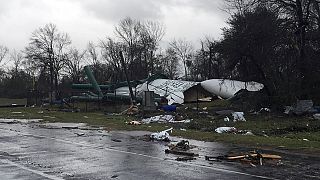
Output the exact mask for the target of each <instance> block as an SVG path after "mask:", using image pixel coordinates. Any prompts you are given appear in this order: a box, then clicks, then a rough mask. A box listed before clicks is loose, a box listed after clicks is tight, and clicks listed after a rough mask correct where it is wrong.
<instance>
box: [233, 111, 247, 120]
mask: <svg viewBox="0 0 320 180" xmlns="http://www.w3.org/2000/svg"><path fill="white" fill-rule="evenodd" d="M232 116H233V122H237V121H246V119H245V118H244V112H233V113H232Z"/></svg>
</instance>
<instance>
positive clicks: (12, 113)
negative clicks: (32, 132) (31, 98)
mask: <svg viewBox="0 0 320 180" xmlns="http://www.w3.org/2000/svg"><path fill="white" fill-rule="evenodd" d="M11 114H22V112H11Z"/></svg>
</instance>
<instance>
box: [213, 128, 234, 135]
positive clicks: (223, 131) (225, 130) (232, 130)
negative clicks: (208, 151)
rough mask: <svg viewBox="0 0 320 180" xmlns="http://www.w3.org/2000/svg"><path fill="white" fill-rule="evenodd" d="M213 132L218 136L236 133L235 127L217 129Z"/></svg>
mask: <svg viewBox="0 0 320 180" xmlns="http://www.w3.org/2000/svg"><path fill="white" fill-rule="evenodd" d="M214 131H215V132H217V133H219V134H221V133H235V132H237V129H236V128H235V127H218V128H217V129H215V130H214Z"/></svg>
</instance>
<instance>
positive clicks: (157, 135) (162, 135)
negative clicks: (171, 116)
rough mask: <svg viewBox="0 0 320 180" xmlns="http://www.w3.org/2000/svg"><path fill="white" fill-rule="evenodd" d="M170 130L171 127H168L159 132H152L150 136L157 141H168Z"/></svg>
mask: <svg viewBox="0 0 320 180" xmlns="http://www.w3.org/2000/svg"><path fill="white" fill-rule="evenodd" d="M172 130H173V128H170V129H167V130H164V131H161V132H159V133H152V134H151V135H150V138H151V139H154V140H158V141H170V135H169V133H168V132H172Z"/></svg>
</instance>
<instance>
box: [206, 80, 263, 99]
mask: <svg viewBox="0 0 320 180" xmlns="http://www.w3.org/2000/svg"><path fill="white" fill-rule="evenodd" d="M201 86H202V87H203V88H204V89H205V90H207V91H209V92H210V93H212V94H215V95H217V96H219V97H222V98H224V99H228V98H231V97H233V96H234V95H235V94H236V93H237V92H238V91H240V90H241V89H246V90H248V91H259V90H261V89H263V87H264V86H263V84H260V83H257V82H253V81H251V82H242V81H236V80H230V79H209V80H206V81H203V82H201Z"/></svg>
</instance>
